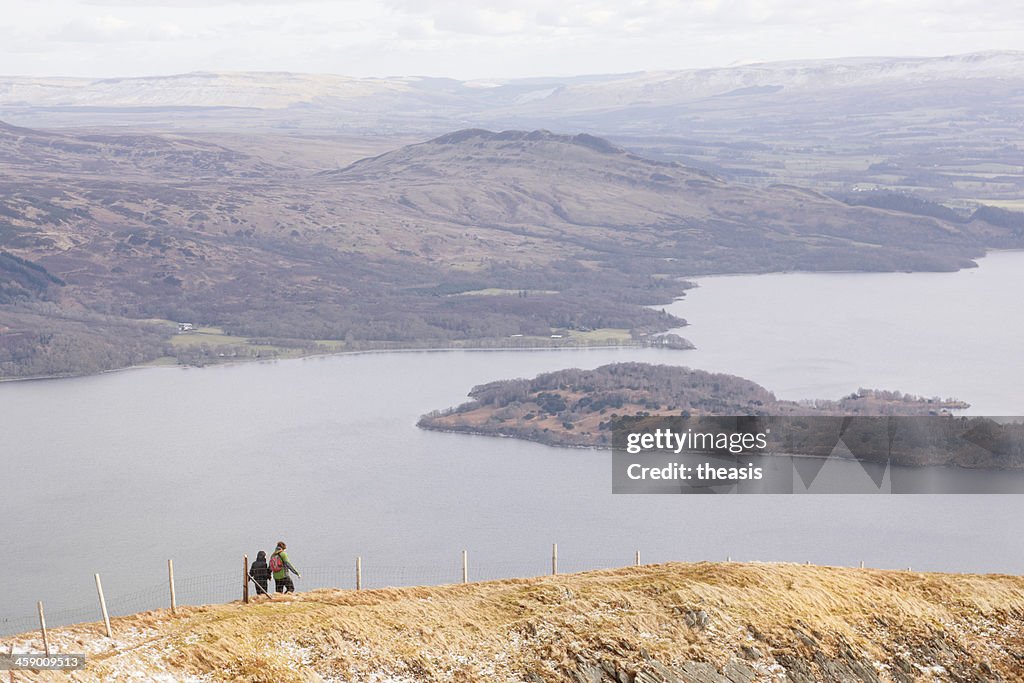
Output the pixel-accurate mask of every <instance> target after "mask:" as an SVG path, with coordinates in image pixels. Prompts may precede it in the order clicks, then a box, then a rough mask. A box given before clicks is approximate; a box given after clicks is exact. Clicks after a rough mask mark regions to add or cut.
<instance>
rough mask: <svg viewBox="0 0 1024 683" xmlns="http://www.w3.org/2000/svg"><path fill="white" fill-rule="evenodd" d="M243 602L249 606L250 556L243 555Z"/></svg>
mask: <svg viewBox="0 0 1024 683" xmlns="http://www.w3.org/2000/svg"><path fill="white" fill-rule="evenodd" d="M242 602H244V603H245V604H247V605H248V604H249V555H242Z"/></svg>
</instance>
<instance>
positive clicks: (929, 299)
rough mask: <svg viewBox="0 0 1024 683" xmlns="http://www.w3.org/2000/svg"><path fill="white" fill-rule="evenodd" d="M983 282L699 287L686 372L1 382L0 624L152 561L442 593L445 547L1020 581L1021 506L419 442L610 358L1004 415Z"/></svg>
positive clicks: (324, 361)
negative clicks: (270, 553) (675, 491)
mask: <svg viewBox="0 0 1024 683" xmlns="http://www.w3.org/2000/svg"><path fill="white" fill-rule="evenodd" d="M981 263H982V267H981V268H979V269H976V270H970V271H962V272H959V273H950V274H914V275H903V274H794V275H762V276H736V277H719V278H708V279H705V280H703V281H702V286H701V287H700V288H699V289H697V290H693V291H692V292H691V293H690V294H689V295H688V296H687V297H686V299H685V300H683V301H680V302H677V303H675V304H673V305H672V306H671V307H670V308H671V310H672V311H673V312H675V313H677V314H679V315H682V316H684V317H686V318H687V319H688V320H689V321H690V322H691V326H690V327H689V328H687V329H685V330H683V334H684V335H685V336H687V337H688V338H690V339H691V340H692V341H694V342H695V343H696V344H697V345H698V346H699V347H700V348H699V349H698V350H697V351H661V350H654V349H604V350H581V351H529V352H514V351H488V352H464V351H461V352H460V351H457V352H438V353H415V352H409V353H394V354H366V355H358V356H335V357H327V358H311V359H304V360H293V361H281V362H273V363H259V364H246V365H235V366H224V367H213V368H205V369H178V368H163V369H149V370H134V371H128V372H122V373H114V374H108V375H104V376H97V377H88V378H80V379H68V380H55V381H42V382H23V383H9V384H5V385H0V468H2V474H0V519H2V520H3V521H2V529H3V538H4V540H5V545H6V548H5V557H6V558H7V559H5V562H7V563H8V573H9V574H13V575H14V576H16V577H17V579H16V580H13V581H8V583H7V585H6V588H5V589H4V590H3V591H0V619H2V618H8V619H10V620H11V622H13V623H18V624H24V622H23V621H20V620H24V619H25V618H30V617H32V616H33V615H34V613H35V612H34V610H35V601H36V600H44V601H45V602H46V605H47V612H48V615H49V614H50V613H51V612H53V613H59V612H60V610H62V609H66V608H77V607H79V606H82V605H90V604H91V603H92V601H94V599H95V587H94V584H93V573H94V572H100V573H101V574H102V575H103V581H104V587H105V589H106V591H107V594H108V596H119V595H127V594H130V593H133V592H139V593H138V595H142V594H143V593H145V591H151V590H157V589H156V588H154V586H156V587H159V586H160V585H161V582H163V581H164V580H165V578H164V577H165V576H166V560H167V559H168V558H173V559H174V561H175V572H176V575H178V576H180V577H183V579H182V580H187V577H194V576H199V575H216V576H230V574H231V572H235V571H236V570H237V567H238V564H239V562H240V561H241V556H242V554H243V553H249V555H250V557H252V556H253V555H254V554H255V552H256V550H257V549H261V548H262V549H266V550H271V549H272V546H273V543H274V542H275V541H276V540H277V539H279V538H283V539H285V540H287V541H288V544H289V552H290V554H291V556H292V559H293V561H294V563H295V564H296V565H297V566H298V567H299V569H300V570H302V571H303V572H304V575H305V579H308V580H306V583H305V584H304V583H303V582H301V581H300V582H299V588H300V589H302V588H309V587H312V585H314V584H315V582H316V581H318V580H319V582H320V583H325V582H330V581H332V580H333V582H334V583H335V584H340V583H341V578H340V577H347V576H348V574H347V573H345V572H344V571H343V568H347V567H351V566H352V562H353V561H354V558H355V557H356V556H357V555H358V556H362V557H363V563H364V572H365V574H366V580H367V584H368V585H381V584H384V583H417V582H438V581H448V580H451V581H454V580H456V578H457V572H458V564H459V559H458V557H459V553H460V552H461V550H462V549H468V550H469V552H470V566H471V571H470V573H471V577H472V578H486V577H489V576H501V575H515V574H523V573H541V572H544V571H545V570H546V569H547V568H548V567H549V566H550V555H551V543H552V542H558V544H559V556H560V558H559V563H560V568H561V569H563V570H565V571H570V570H573V569H581V568H585V567H589V566H602V565H605V566H612V565H616V564H622V565H624V564H628V563H630V562H631V561H632V559H633V553H634V551H635V550H636V549H641V550H642V552H643V558H644V560H645V561H650V562H655V561H665V560H705V559H708V560H722V559H725V557H726V556H731V557H732V558H733V559H744V560H752V559H756V560H766V561H769V560H786V561H799V562H803V561H811V562H814V563H822V564H837V565H856V564H857V563H858V562H859V561H861V560H864V561H865V562H866V563H867V564H868V565H869V566H876V567H893V568H905V567H907V566H912V567H913V568H914V569H920V570H948V571H972V572H1009V573H1022V572H1024V544H1022V543H1020V540H1019V528H1018V527H1019V525H1018V524H1017V523H1016V520H1017V519H1019V518H1021V517H1022V515H1024V497H1020V496H1000V495H992V496H982V495H947V496H931V495H917V496H868V495H844V496H721V497H719V496H621V495H620V496H613V495H612V494H611V463H610V454H609V453H606V452H602V451H588V450H570V449H556V448H551V447H547V446H541V445H538V444H531V443H526V442H520V441H515V440H511V439H496V438H488V437H478V436H467V435H459V434H441V433H433V432H424V431H420V430H418V429H417V428H416V427H415V422H416V420H417V418H418V417H419V415H420V414H422V413H424V412H427V411H429V410H431V409H434V408H441V407H446V406H450V405H454V404H457V403H459V402H461V401H462V400H463V398H464V396H465V394H466V392H467V391H468V390H469V389H470V388H471V387H472V386H473V385H475V384H479V383H482V382H486V381H490V380H493V379H503V378H509V377H517V376H527V377H528V376H533V375H535V374H537V373H539V372H545V371H550V370H556V369H560V368H564V367H573V366H576V367H596V366H598V365H601V364H604V363H610V362H618V361H627V360H639V361H646V362H654V363H672V364H679V365H690V366H693V367H701V368H704V369H709V370H717V371H727V372H731V373H734V374H738V375H741V376H745V377H748V378H750V379H753V380H755V381H758V382H759V383H762V384H764V385H765V386H766V387H768V388H770V389H773V390H774V391H775V392H776V394H777V395H778V396H780V397H781V398H792V399H799V398H838V397H839V396H840V395H842V394H844V393H849V392H851V391H853V390H855V389H857V388H858V387H860V386H866V387H878V388H891V389H900V390H902V391H908V392H913V393H921V394H927V395H933V394H939V395H943V396H949V395H953V396H957V397H958V398H962V399H965V400H967V401H969V402H971V403H972V404H973V405H974V409H973V411H974V412H977V413H984V414H1020V413H1022V412H1024V398H1022V397H1021V395H1020V387H1021V386H1024V364H1022V363H1021V362H1020V358H1021V354H1020V349H1021V348H1022V342H1024V305H1022V303H1021V299H1022V297H1021V296H1020V292H1021V291H1022V289H1024V287H1022V285H1024V253H997V254H994V255H992V256H990V257H988V258H986V259H984V260H983V261H982V262H981ZM950 472H951V474H950V475H949V476H955V475H956V472H955V471H950ZM942 476H947V475H942ZM315 567H323V568H330V570H327V569H325V570H324V571H322V572H320V573H317V572H315V571H314V570H313V569H312V568H315ZM316 577H320V578H319V579H317V578H316ZM232 580H233V579H232ZM346 580H347V579H346ZM239 583H240V582H239ZM197 585H198V584H197ZM140 599H141V598H140ZM147 599H148V598H147ZM207 599H209V598H207ZM114 602H115V605H116V604H122V605H124V606H125V609H124V610H123V611H127V609H128V608H129V607H131V606H132V605H134V608H136V609H138V608H141V607H139V604H138V603H132V602H130V601H125V602H122V603H117V601H116V599H115V601H114ZM144 606H153V607H155V606H157V605H144ZM77 618H89V619H95V618H96V617H95V616H85V617H77ZM25 627H26V628H28V626H25ZM3 629H4V626H3V623H2V622H0V632H3ZM8 630H10V628H8Z"/></svg>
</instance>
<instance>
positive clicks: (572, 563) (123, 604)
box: [0, 548, 638, 636]
mask: <svg viewBox="0 0 1024 683" xmlns="http://www.w3.org/2000/svg"><path fill="white" fill-rule="evenodd" d="M552 554H553V555H554V556H557V550H556V549H555V548H553V553H552ZM239 559H241V558H239ZM636 559H638V558H631V557H622V556H618V557H609V558H596V559H595V558H589V559H580V558H571V557H565V558H562V557H558V558H557V560H554V559H553V558H547V559H545V558H542V557H538V558H534V559H531V560H523V561H504V562H487V563H482V564H474V563H473V562H472V558H467V560H466V564H465V565H464V564H463V558H462V557H458V556H457V557H455V558H453V559H452V560H451V561H450V562H439V563H435V564H431V565H391V564H382V565H378V564H375V563H374V562H373V561H372V559H370V560H367V559H365V558H360V561H359V565H360V567H359V570H358V578H357V568H356V558H353V562H352V564H351V565H349V566H347V567H337V566H334V567H306V568H301V573H302V577H301V578H295V577H293V579H294V581H295V587H296V589H297V590H299V591H310V590H316V589H318V588H338V589H355V588H356V584H357V581H358V582H359V585H360V587H361V588H362V589H363V590H369V589H375V588H399V587H406V586H440V585H445V584H453V583H461V582H462V581H463V577H464V573H463V572H464V571H465V572H466V574H465V577H466V579H467V580H468V581H470V582H477V581H491V580H497V579H512V578H529V577H536V576H543V575H549V574H552V573H553V571H555V570H556V563H557V572H558V573H559V574H562V573H565V574H570V573H575V572H581V571H590V570H595V569H613V568H617V567H623V566H626V565H630V564H635V562H636ZM242 577H243V574H242V571H241V569H240V568H238V569H235V570H232V571H223V572H219V573H216V574H205V575H200V576H188V577H177V576H175V577H174V593H175V598H176V604H177V605H179V606H185V605H207V604H223V603H228V602H233V601H235V600H240V599H241V598H242V590H243V582H242ZM270 590H271V591H272V590H274V588H273V580H271V585H270ZM249 592H250V595H253V596H254V595H256V589H255V587H254V585H253V584H252V583H250V584H249ZM170 593H171V586H170V581H169V579H168V578H166V577H165V578H164V579H163V580H162V581H160V582H158V583H154V584H153V585H151V586H150V587H148V588H144V589H141V590H137V591H134V592H131V593H124V594H116V593H115V594H112V595H110V596H105V603H106V609H107V611H108V613H109V615H110V616H111V617H117V616H127V615H130V614H138V613H139V612H148V611H150V610H158V609H168V608H170V606H171V604H170ZM45 612H46V625H47V627H48V628H49V627H55V626H67V625H70V624H80V623H90V622H99V621H101V620H102V618H103V616H102V611H101V606H100V601H99V599H98V596H97V599H96V600H93V601H92V602H91V603H90V604H88V605H83V606H82V607H76V608H70V609H57V610H52V611H51V610H50V609H46V610H45ZM38 629H39V616H38V614H36V613H32V614H25V615H10V616H4V617H0V636H9V635H13V634H18V633H27V632H30V631H38Z"/></svg>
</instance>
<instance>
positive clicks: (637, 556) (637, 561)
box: [636, 550, 640, 567]
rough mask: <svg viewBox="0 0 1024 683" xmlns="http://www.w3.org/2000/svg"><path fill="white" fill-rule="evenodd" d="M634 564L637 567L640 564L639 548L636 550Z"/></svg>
mask: <svg viewBox="0 0 1024 683" xmlns="http://www.w3.org/2000/svg"><path fill="white" fill-rule="evenodd" d="M636 566H637V567H639V566H640V551H639V550H637V551H636Z"/></svg>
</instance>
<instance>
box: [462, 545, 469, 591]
mask: <svg viewBox="0 0 1024 683" xmlns="http://www.w3.org/2000/svg"><path fill="white" fill-rule="evenodd" d="M462 583H469V555H468V553H467V552H466V551H465V550H463V551H462Z"/></svg>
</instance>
